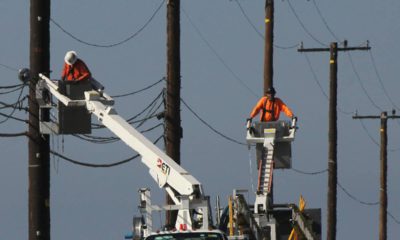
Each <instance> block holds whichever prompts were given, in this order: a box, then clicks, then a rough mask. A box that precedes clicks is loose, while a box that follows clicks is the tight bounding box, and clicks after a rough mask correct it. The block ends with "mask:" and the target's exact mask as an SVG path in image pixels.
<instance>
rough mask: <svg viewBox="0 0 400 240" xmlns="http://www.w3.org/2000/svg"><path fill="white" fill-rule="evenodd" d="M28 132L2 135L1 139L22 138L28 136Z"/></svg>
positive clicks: (0, 134) (0, 135)
mask: <svg viewBox="0 0 400 240" xmlns="http://www.w3.org/2000/svg"><path fill="white" fill-rule="evenodd" d="M27 134H28V133H27V132H19V133H0V137H22V136H27Z"/></svg>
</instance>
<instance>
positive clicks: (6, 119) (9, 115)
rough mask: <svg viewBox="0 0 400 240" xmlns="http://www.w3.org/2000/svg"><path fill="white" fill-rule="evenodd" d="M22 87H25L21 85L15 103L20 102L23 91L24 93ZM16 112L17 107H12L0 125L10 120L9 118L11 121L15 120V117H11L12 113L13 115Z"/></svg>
mask: <svg viewBox="0 0 400 240" xmlns="http://www.w3.org/2000/svg"><path fill="white" fill-rule="evenodd" d="M24 87H25V85H23V86H22V88H21V91H20V93H19V96H18V100H17V102H18V101H20V100H21V96H22V93H23V91H24ZM16 110H17V107H14V108H13V110H12V111H11V113H10V114H8V115H6V116H4V117H5V119H4V120H1V121H0V124H3V123H5V122H7V121H8V119H10V118H11V119H15V117H14V116H13V115H14V113H15V111H16Z"/></svg>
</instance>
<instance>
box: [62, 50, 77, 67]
mask: <svg viewBox="0 0 400 240" xmlns="http://www.w3.org/2000/svg"><path fill="white" fill-rule="evenodd" d="M77 59H78V57H77V55H76V52H75V51H68V52H67V53H66V54H65V57H64V61H65V63H66V64H68V65H72V64H74V63H75V62H76V60H77Z"/></svg>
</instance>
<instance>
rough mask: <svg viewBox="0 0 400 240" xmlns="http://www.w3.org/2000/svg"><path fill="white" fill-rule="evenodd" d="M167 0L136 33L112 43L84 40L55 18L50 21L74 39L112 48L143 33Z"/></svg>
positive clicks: (162, 0)
mask: <svg viewBox="0 0 400 240" xmlns="http://www.w3.org/2000/svg"><path fill="white" fill-rule="evenodd" d="M164 2H165V0H161V3H160V5H159V6H158V7H157V9H156V10H155V11H154V13H153V14H152V15H151V17H150V18H149V19H148V20H147V21H146V22H145V24H144V25H143V26H142V27H141V28H139V29H138V30H137V31H136V32H135V33H133V34H132V35H130V36H129V37H127V38H125V39H124V40H122V41H119V42H116V43H111V44H97V43H90V42H87V41H84V40H81V39H80V38H78V37H76V36H75V35H73V34H72V33H70V32H69V31H67V30H66V29H65V28H63V27H62V26H61V25H60V24H59V23H57V22H56V21H55V20H54V19H53V18H50V21H51V22H52V23H53V24H54V25H56V26H57V27H58V28H59V29H60V30H61V31H63V32H64V33H65V34H67V35H68V36H70V37H71V38H73V39H74V40H76V41H78V42H80V43H82V44H85V45H88V46H92V47H100V48H111V47H115V46H118V45H121V44H124V43H126V42H128V41H129V40H131V39H133V38H134V37H136V36H138V35H139V33H141V32H142V31H143V30H144V29H145V28H146V27H147V26H148V25H149V24H150V22H151V21H152V20H153V19H154V17H155V16H156V15H157V13H158V12H159V11H160V9H161V7H162V6H163V5H164Z"/></svg>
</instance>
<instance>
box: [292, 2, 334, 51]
mask: <svg viewBox="0 0 400 240" xmlns="http://www.w3.org/2000/svg"><path fill="white" fill-rule="evenodd" d="M286 2H287V3H288V5H289V8H290V10H291V11H292V13H293V15H294V16H295V17H296V19H297V21H298V22H299V24H300V26H301V27H302V28H303V30H304V31H305V32H306V33H307V34H308V36H310V37H311V38H312V39H313V40H314V41H315V42H317V43H319V44H320V45H322V46H325V47H326V46H328V45H327V44H325V43H323V42H322V41H320V40H318V39H317V38H316V37H314V35H312V34H311V32H310V31H309V30H308V29H307V28H306V26H305V25H304V23H303V21H301V19H300V17H299V15H298V14H297V13H296V10H295V9H294V7H293V6H292V3H291V2H290V0H287V1H286Z"/></svg>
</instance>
